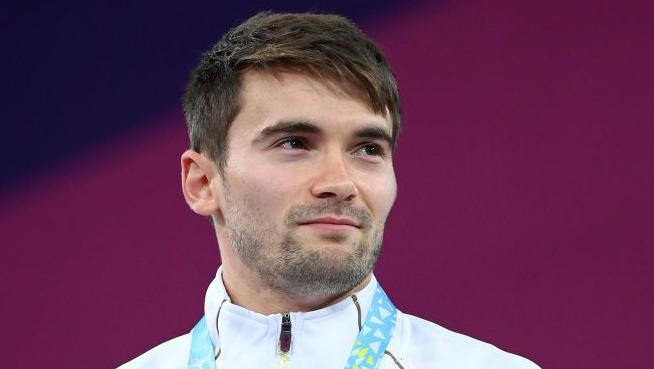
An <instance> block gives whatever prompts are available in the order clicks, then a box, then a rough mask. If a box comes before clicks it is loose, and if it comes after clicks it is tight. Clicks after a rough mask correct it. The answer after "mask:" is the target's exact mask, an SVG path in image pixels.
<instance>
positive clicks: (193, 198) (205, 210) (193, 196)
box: [181, 150, 223, 216]
mask: <svg viewBox="0 0 654 369" xmlns="http://www.w3.org/2000/svg"><path fill="white" fill-rule="evenodd" d="M181 165H182V192H183V193H184V199H186V203H187V204H188V206H189V207H190V208H191V210H193V211H194V212H195V213H197V214H200V215H204V216H210V215H216V213H218V212H220V208H221V199H222V196H223V181H222V177H221V176H220V173H219V172H218V168H217V167H216V163H214V161H213V160H211V159H209V158H207V157H206V156H205V155H203V154H200V153H198V152H196V151H193V150H186V151H184V153H182V157H181Z"/></svg>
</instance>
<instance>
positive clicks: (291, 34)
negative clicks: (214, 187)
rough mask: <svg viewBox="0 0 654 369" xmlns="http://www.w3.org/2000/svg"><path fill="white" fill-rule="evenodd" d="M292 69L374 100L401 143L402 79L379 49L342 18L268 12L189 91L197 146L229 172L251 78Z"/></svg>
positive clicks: (234, 34) (216, 51) (244, 26)
mask: <svg viewBox="0 0 654 369" xmlns="http://www.w3.org/2000/svg"><path fill="white" fill-rule="evenodd" d="M284 68H291V69H297V70H301V71H303V72H308V73H310V74H312V75H314V76H316V77H328V78H332V79H334V80H336V81H337V82H341V83H343V82H344V83H347V84H350V85H351V86H353V87H354V88H356V89H357V90H359V91H360V92H362V93H364V94H365V95H367V97H368V99H369V101H370V106H371V108H372V110H373V111H374V112H376V113H380V114H385V113H386V109H388V112H389V114H390V117H391V119H392V122H393V132H392V138H393V146H395V141H396V139H397V135H398V134H399V131H400V102H399V96H398V90H397V82H396V80H395V77H394V76H393V73H392V71H391V69H390V66H389V65H388V62H387V61H386V58H385V57H384V55H383V54H382V53H381V51H380V50H379V48H378V47H377V45H375V43H374V42H373V41H372V40H370V39H369V38H368V37H366V35H364V34H363V32H361V30H359V29H358V28H357V27H356V25H354V23H352V22H351V21H350V20H348V19H346V18H344V17H341V16H338V15H330V14H312V13H300V14H280V13H271V12H262V13H259V14H257V15H255V16H253V17H252V18H250V19H248V20H246V21H245V22H243V23H241V24H240V25H238V26H237V27H235V28H232V29H230V30H229V31H228V32H227V33H225V34H224V35H223V36H222V37H221V38H220V40H219V41H218V42H217V43H216V44H215V45H214V46H213V47H212V48H211V49H210V50H209V51H207V52H206V53H204V54H203V55H202V58H201V60H200V63H199V65H198V66H197V67H196V68H195V69H194V70H193V71H192V73H191V77H190V81H189V83H188V85H187V87H186V92H185V94H184V112H185V115H186V122H187V124H188V133H189V139H190V142H191V148H192V149H193V150H195V151H197V152H206V153H208V155H209V156H210V157H211V158H212V159H213V160H214V161H215V162H216V163H217V164H218V168H219V169H220V171H221V173H222V170H223V169H224V167H225V165H226V164H227V134H228V131H229V127H230V126H231V123H232V121H233V120H234V118H235V117H236V115H237V114H238V112H239V108H240V104H239V94H240V90H241V77H242V75H243V73H244V72H245V71H246V70H248V69H257V70H262V69H263V70H275V69H284Z"/></svg>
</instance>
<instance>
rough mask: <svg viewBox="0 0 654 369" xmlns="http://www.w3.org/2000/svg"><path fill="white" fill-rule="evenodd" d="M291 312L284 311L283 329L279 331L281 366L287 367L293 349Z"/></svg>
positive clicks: (281, 367) (285, 368) (281, 368)
mask: <svg viewBox="0 0 654 369" xmlns="http://www.w3.org/2000/svg"><path fill="white" fill-rule="evenodd" d="M291 339H292V336H291V314H290V313H282V329H281V331H280V333H279V368H280V369H287V368H288V360H289V352H290V351H291Z"/></svg>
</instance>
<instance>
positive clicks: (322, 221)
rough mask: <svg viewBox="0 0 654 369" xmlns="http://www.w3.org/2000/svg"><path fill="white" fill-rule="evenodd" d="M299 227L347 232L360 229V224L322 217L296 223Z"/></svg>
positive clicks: (344, 219) (350, 220)
mask: <svg viewBox="0 0 654 369" xmlns="http://www.w3.org/2000/svg"><path fill="white" fill-rule="evenodd" d="M298 224H299V225H300V226H307V227H311V228H313V229H317V230H323V231H347V230H357V229H359V228H361V226H360V224H358V223H357V222H355V221H353V220H352V219H349V218H335V217H324V218H317V219H311V220H308V221H305V222H300V223H298Z"/></svg>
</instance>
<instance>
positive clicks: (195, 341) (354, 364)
mask: <svg viewBox="0 0 654 369" xmlns="http://www.w3.org/2000/svg"><path fill="white" fill-rule="evenodd" d="M396 321H397V309H396V308H395V306H394V305H393V303H392V302H391V300H390V299H389V298H388V296H387V295H386V293H385V292H384V290H383V289H382V288H381V286H379V285H377V289H376V290H375V295H374V296H373V301H372V305H371V306H370V311H368V315H366V319H365V321H364V323H363V325H362V326H361V330H360V331H359V335H358V336H357V339H356V341H354V346H353V347H352V350H351V351H350V356H349V357H348V360H347V362H346V363H345V369H377V368H378V367H379V364H381V361H382V358H383V357H384V352H385V351H386V347H388V344H389V343H390V341H391V337H392V336H393V330H394V329H395V323H396ZM188 368H189V369H216V359H215V347H214V345H213V341H211V337H210V336H209V329H208V326H207V321H206V319H205V318H204V317H202V319H200V321H199V322H198V323H197V324H196V325H195V327H194V328H193V330H192V331H191V353H190V356H189V361H188Z"/></svg>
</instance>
